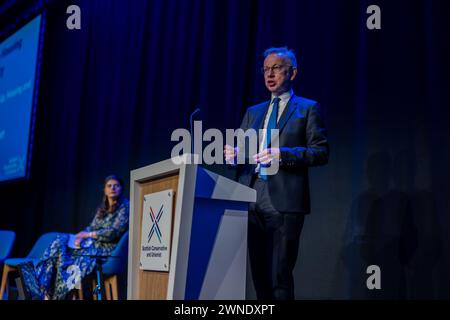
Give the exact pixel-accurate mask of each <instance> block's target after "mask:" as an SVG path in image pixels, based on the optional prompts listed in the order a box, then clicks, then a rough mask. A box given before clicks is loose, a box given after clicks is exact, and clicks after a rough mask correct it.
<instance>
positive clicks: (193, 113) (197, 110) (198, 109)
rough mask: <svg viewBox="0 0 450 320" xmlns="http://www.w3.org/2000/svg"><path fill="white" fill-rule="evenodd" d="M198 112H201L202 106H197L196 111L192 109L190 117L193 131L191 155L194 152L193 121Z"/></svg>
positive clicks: (192, 135) (192, 133) (192, 134)
mask: <svg viewBox="0 0 450 320" xmlns="http://www.w3.org/2000/svg"><path fill="white" fill-rule="evenodd" d="M198 112H200V108H196V109H195V110H194V111H192V113H191V116H190V118H189V124H190V126H191V131H190V133H191V155H192V154H194V132H193V126H194V123H193V122H192V119H193V117H194V115H195V114H196V113H198Z"/></svg>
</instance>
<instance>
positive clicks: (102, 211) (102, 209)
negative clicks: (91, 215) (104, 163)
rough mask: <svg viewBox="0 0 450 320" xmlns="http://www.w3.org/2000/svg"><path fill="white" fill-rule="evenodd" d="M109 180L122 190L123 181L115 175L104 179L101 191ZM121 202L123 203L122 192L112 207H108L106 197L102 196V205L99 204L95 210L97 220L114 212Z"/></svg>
mask: <svg viewBox="0 0 450 320" xmlns="http://www.w3.org/2000/svg"><path fill="white" fill-rule="evenodd" d="M109 180H116V181H118V182H119V184H120V186H121V187H122V190H123V180H122V179H121V178H120V177H118V176H116V175H115V174H112V175H109V176H107V177H106V178H105V181H104V182H103V189H104V188H105V186H106V184H107V183H108V181H109ZM122 201H123V192H121V193H120V195H119V198H118V199H117V202H116V203H115V204H114V205H112V206H109V201H108V197H106V195H103V200H102V203H101V204H100V206H99V207H98V209H97V214H96V215H97V217H98V218H99V219H103V218H104V217H105V216H106V215H107V214H108V213H111V212H114V211H115V210H116V209H117V207H118V206H120V205H121V204H122Z"/></svg>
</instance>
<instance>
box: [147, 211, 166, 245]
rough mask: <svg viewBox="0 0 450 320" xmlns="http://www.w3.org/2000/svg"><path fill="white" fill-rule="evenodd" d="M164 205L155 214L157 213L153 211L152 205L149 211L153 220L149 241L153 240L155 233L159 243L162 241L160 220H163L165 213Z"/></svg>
mask: <svg viewBox="0 0 450 320" xmlns="http://www.w3.org/2000/svg"><path fill="white" fill-rule="evenodd" d="M163 209H164V205H162V206H161V208H160V209H159V212H158V214H157V215H156V216H155V213H154V212H153V208H152V207H151V206H150V211H149V215H150V219H151V220H152V227H151V229H150V232H149V234H148V240H147V241H148V242H150V240H152V237H153V235H154V234H156V237H157V238H158V240H159V243H161V237H162V233H161V229H160V228H159V225H158V223H159V220H161V217H162V215H163V214H164V210H163Z"/></svg>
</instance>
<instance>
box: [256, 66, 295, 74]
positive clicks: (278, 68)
mask: <svg viewBox="0 0 450 320" xmlns="http://www.w3.org/2000/svg"><path fill="white" fill-rule="evenodd" d="M283 67H289V68H290V67H292V66H291V65H287V64H274V65H273V66H271V67H262V68H261V73H262V74H263V75H266V74H269V73H270V72H271V71H272V72H273V73H274V74H278V73H280V72H281V70H283Z"/></svg>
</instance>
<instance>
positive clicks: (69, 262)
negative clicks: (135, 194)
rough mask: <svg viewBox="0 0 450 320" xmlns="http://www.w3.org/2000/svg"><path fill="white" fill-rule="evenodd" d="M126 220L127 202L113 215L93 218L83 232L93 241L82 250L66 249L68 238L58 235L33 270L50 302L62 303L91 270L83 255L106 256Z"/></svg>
mask: <svg viewBox="0 0 450 320" xmlns="http://www.w3.org/2000/svg"><path fill="white" fill-rule="evenodd" d="M128 218H129V201H128V200H127V199H123V200H122V201H121V203H120V204H119V205H118V206H117V208H116V210H115V211H114V212H111V213H108V214H106V216H105V217H104V218H102V219H100V218H99V217H97V215H96V216H95V217H94V219H93V220H92V222H91V223H90V225H89V226H88V227H87V228H86V229H85V230H84V231H86V232H91V231H95V232H96V233H97V238H96V239H87V241H86V240H85V241H84V242H82V248H80V249H71V248H69V247H68V246H67V244H68V241H69V235H68V234H61V235H58V236H57V238H56V239H55V240H54V241H53V242H52V244H51V245H50V246H49V247H48V248H47V249H46V250H45V253H44V256H43V257H42V259H41V261H40V263H39V264H38V265H37V266H36V275H37V280H38V282H39V284H40V285H41V288H42V289H43V290H44V291H45V293H46V294H47V295H48V296H49V297H50V298H51V299H53V300H58V299H64V298H65V297H66V295H67V293H68V292H69V291H70V290H72V289H74V288H75V286H76V284H77V283H79V281H80V280H81V279H83V278H84V277H85V276H87V275H89V274H90V273H91V272H92V271H93V270H94V268H95V263H96V261H95V258H92V257H86V256H84V255H97V256H108V255H110V254H111V252H112V251H113V250H114V248H115V247H116V245H117V243H118V241H119V240H120V237H121V236H122V234H123V233H124V232H125V231H127V230H128Z"/></svg>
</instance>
